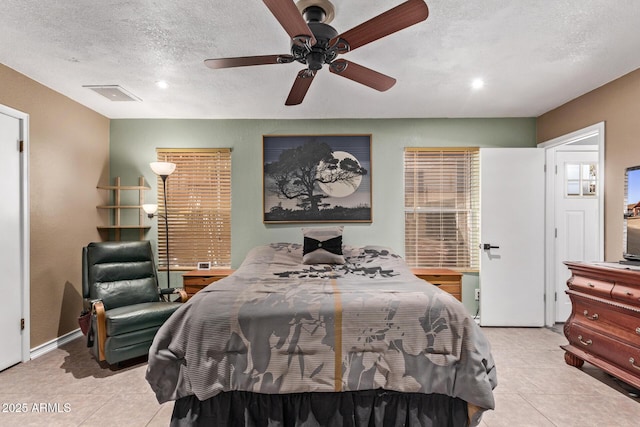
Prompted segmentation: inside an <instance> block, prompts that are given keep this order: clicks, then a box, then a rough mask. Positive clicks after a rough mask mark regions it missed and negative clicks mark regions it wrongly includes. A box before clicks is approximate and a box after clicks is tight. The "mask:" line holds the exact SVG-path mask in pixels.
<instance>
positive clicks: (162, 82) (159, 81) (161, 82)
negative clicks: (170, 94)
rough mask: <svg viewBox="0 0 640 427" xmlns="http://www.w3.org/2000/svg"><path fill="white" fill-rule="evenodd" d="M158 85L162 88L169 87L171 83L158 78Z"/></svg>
mask: <svg viewBox="0 0 640 427" xmlns="http://www.w3.org/2000/svg"><path fill="white" fill-rule="evenodd" d="M156 86H158V87H159V88H160V89H166V88H168V87H169V84H168V83H167V82H165V81H164V80H158V81H157V82H156Z"/></svg>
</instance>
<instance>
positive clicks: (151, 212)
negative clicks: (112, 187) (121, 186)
mask: <svg viewBox="0 0 640 427" xmlns="http://www.w3.org/2000/svg"><path fill="white" fill-rule="evenodd" d="M149 166H150V167H151V170H152V171H153V173H155V174H156V175H158V176H159V177H160V178H162V194H163V195H164V215H160V214H158V213H157V211H158V205H142V209H144V211H145V212H146V213H147V216H148V217H149V218H153V217H154V216H160V217H164V231H165V236H166V239H167V288H170V287H171V258H170V256H169V213H168V211H167V178H168V177H169V175H171V174H172V173H173V171H175V170H176V164H175V163H169V162H152V163H150V164H149Z"/></svg>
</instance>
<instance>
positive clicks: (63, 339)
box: [30, 328, 82, 359]
mask: <svg viewBox="0 0 640 427" xmlns="http://www.w3.org/2000/svg"><path fill="white" fill-rule="evenodd" d="M81 336H82V331H81V330H80V328H78V329H76V330H75V331H71V332H68V333H66V334H64V335H62V336H60V337H58V338H56V339H53V340H51V341H49V342H46V343H44V344H40V345H39V346H37V347H34V348H32V349H31V354H30V356H31V359H35V358H37V357H40V356H42V355H43V354H47V353H49V352H50V351H53V350H55V349H57V348H58V347H60V346H62V345H65V344H66V343H68V342H70V341H73V340H75V339H76V338H80V337H81Z"/></svg>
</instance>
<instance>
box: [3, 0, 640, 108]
mask: <svg viewBox="0 0 640 427" xmlns="http://www.w3.org/2000/svg"><path fill="white" fill-rule="evenodd" d="M401 2H402V1H401V0H385V1H383V0H333V4H334V6H335V18H334V20H333V21H332V22H331V25H332V26H333V27H334V28H336V30H337V31H338V32H339V33H342V32H344V31H346V30H348V29H350V28H352V27H354V26H356V25H358V24H360V23H361V22H363V21H366V20H368V19H370V18H372V17H374V16H376V15H378V14H380V13H382V12H384V11H386V10H388V9H390V8H392V7H394V6H396V5H398V4H400V3H401ZM427 4H428V6H429V10H430V15H429V18H428V19H427V20H426V21H423V22H421V23H419V24H416V25H414V26H412V27H409V28H407V29H404V30H402V31H400V32H398V33H395V34H392V35H390V36H388V37H386V38H383V39H381V40H378V41H375V42H373V43H371V44H368V45H366V46H363V47H361V48H359V49H357V50H355V51H353V52H349V53H347V54H345V55H342V56H341V57H343V58H345V59H348V60H350V61H353V62H356V63H358V64H361V65H364V66H366V67H369V68H372V69H374V70H376V71H379V72H381V73H384V74H387V75H390V76H392V77H394V78H396V79H397V81H398V82H397V83H396V85H395V86H394V87H393V88H391V89H390V90H389V91H387V92H377V91H375V90H373V89H370V88H368V87H365V86H362V85H360V84H358V83H355V82H352V81H350V80H348V79H345V78H342V77H340V76H337V75H334V74H332V73H330V72H329V70H328V69H327V67H326V66H325V67H324V68H323V69H322V70H321V71H320V72H319V73H318V75H317V76H316V78H315V79H314V81H313V84H312V86H311V88H310V89H309V92H308V93H307V95H306V98H305V100H304V102H303V103H302V104H301V105H298V106H285V105H284V101H285V99H286V97H287V95H288V93H289V90H290V88H291V85H292V84H293V81H294V78H295V76H296V74H297V73H298V71H299V70H301V69H302V68H304V67H303V65H301V64H298V63H292V64H278V65H262V66H253V67H243V68H233V69H223V70H211V69H209V68H207V67H205V66H204V64H203V60H204V59H207V58H218V57H229V56H249V55H268V54H288V53H289V46H290V45H289V43H290V42H289V37H288V36H287V33H286V32H285V31H284V29H283V28H282V27H281V26H280V24H279V23H278V21H277V20H276V19H275V18H274V16H273V15H272V14H271V13H270V12H269V10H268V9H267V7H266V6H265V4H264V3H263V2H262V1H260V0H182V1H180V2H170V1H163V0H130V1H125V0H118V1H116V0H101V1H88V0H75V1H71V0H59V1H58V0H57V1H42V0H37V1H36V0H2V1H0V63H3V64H5V65H7V66H8V67H10V68H13V69H14V70H16V71H18V72H20V73H22V74H25V75H27V76H28V77H30V78H32V79H34V80H36V81H38V82H40V83H42V84H44V85H45V86H48V87H50V88H52V89H54V90H56V91H58V92H60V93H62V94H64V95H66V96H68V97H70V98H72V99H74V100H76V101H78V102H79V103H81V104H84V105H86V106H87V107H89V108H91V109H93V110H95V111H97V112H99V113H101V114H104V115H105V116H107V117H110V118H384V117H407V118H408V117H532V116H538V115H540V114H542V113H544V112H546V111H549V110H550V109H553V108H555V107H557V106H559V105H561V104H563V103H565V102H567V101H569V100H571V99H573V98H575V97H577V96H580V95H582V94H584V93H586V92H588V91H590V90H592V89H594V88H596V87H599V86H601V85H603V84H605V83H607V82H609V81H611V80H614V79H616V78H618V77H620V76H622V75H624V74H626V73H628V72H630V71H633V70H635V69H637V68H640V55H639V54H638V52H640V30H639V28H640V27H639V26H638V23H640V1H638V0H615V1H611V0H483V1H480V0H464V1H463V0H430V1H427ZM476 77H482V78H483V79H484V80H485V87H484V88H483V89H481V90H479V91H472V90H471V88H470V82H471V80H472V79H473V78H476ZM158 80H166V81H167V82H168V84H169V88H168V89H165V90H161V89H159V88H158V87H156V85H155V82H156V81H158ZM85 85H120V86H121V87H123V88H124V89H125V90H127V91H129V92H131V93H132V94H134V95H135V96H137V97H139V98H140V99H141V101H140V102H112V101H109V100H107V99H106V98H103V97H102V96H100V95H98V94H96V93H95V92H93V91H91V90H89V89H87V88H85V87H83V86H85Z"/></svg>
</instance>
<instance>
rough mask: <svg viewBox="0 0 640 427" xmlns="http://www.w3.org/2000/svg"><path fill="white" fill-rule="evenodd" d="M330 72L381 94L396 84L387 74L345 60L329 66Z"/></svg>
mask: <svg viewBox="0 0 640 427" xmlns="http://www.w3.org/2000/svg"><path fill="white" fill-rule="evenodd" d="M329 71H331V72H332V73H333V74H337V75H339V76H342V77H346V78H348V79H350V80H353V81H354V82H358V83H360V84H363V85H365V86H369V87H370V88H373V89H375V90H379V91H380V92H384V91H385V90H389V89H391V88H392V87H393V85H394V84H396V79H394V78H393V77H389V76H387V75H385V74H382V73H379V72H377V71H374V70H372V69H370V68H367V67H363V66H362V65H358V64H356V63H354V62H351V61H347V60H345V59H338V60H336V61H333V62H332V63H331V65H330V66H329Z"/></svg>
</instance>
